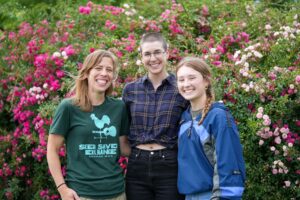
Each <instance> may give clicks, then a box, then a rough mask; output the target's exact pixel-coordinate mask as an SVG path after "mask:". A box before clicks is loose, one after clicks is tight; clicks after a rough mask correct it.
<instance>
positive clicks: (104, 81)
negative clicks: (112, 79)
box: [96, 80, 107, 84]
mask: <svg viewBox="0 0 300 200" xmlns="http://www.w3.org/2000/svg"><path fill="white" fill-rule="evenodd" d="M96 81H97V83H99V84H106V83H107V81H106V80H96Z"/></svg>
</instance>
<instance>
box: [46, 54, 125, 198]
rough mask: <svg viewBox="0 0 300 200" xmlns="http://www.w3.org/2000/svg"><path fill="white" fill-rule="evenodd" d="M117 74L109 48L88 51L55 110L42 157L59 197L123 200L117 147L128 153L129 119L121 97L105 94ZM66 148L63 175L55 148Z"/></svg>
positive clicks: (114, 61)
mask: <svg viewBox="0 0 300 200" xmlns="http://www.w3.org/2000/svg"><path fill="white" fill-rule="evenodd" d="M116 76H117V58H116V57H115V55H114V54H113V53H111V52H109V51H104V50H97V51H94V52H93V53H91V54H89V55H88V56H87V57H86V59H85V61H84V63H83V66H82V68H81V69H80V70H79V73H78V76H77V78H76V80H75V85H74V88H73V90H72V92H74V96H73V97H71V98H68V99H64V100H63V101H62V102H61V103H60V104H59V106H58V108H57V109H56V112H55V115H54V118H53V122H52V124H51V127H50V134H49V138H48V146H47V160H48V165H49V169H50V172H51V175H52V177H53V179H54V182H55V184H56V187H57V190H58V192H59V193H60V195H61V198H62V199H63V200H69V199H72V200H73V199H76V200H77V199H93V200H94V199H114V200H116V199H118V200H125V194H124V178H123V174H122V169H121V167H120V166H119V164H118V159H119V156H120V152H121V154H123V155H129V154H130V147H129V145H128V141H127V133H128V132H129V128H128V127H129V125H128V124H129V123H128V121H129V120H128V115H127V111H126V107H125V105H124V103H123V101H121V100H119V99H115V98H112V97H108V96H107V95H109V94H110V93H111V92H112V89H113V84H112V82H113V80H115V79H116ZM64 144H65V148H66V152H67V165H66V176H65V177H64V176H63V173H62V170H61V162H60V158H59V152H60V150H61V148H62V147H63V146H64Z"/></svg>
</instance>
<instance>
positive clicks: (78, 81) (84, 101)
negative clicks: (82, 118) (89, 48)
mask: <svg viewBox="0 0 300 200" xmlns="http://www.w3.org/2000/svg"><path fill="white" fill-rule="evenodd" d="M104 57H107V58H110V59H111V60H112V63H113V70H114V78H116V77H117V72H118V60H117V57H116V56H115V55H114V54H113V53H112V52H110V51H105V50H96V51H94V52H93V53H91V54H89V55H88V56H87V57H86V58H85V60H84V62H83V65H82V67H81V69H80V70H79V72H78V75H77V77H75V84H74V87H73V88H72V90H71V92H75V94H74V96H73V97H72V100H73V103H74V105H77V106H79V107H80V109H81V110H83V111H91V110H92V107H93V106H92V103H91V101H90V98H89V96H88V75H89V73H90V71H91V69H93V68H94V67H95V66H96V65H98V64H99V63H100V62H101V61H102V59H103V58H104ZM112 91H113V84H111V85H110V86H109V88H108V89H107V90H106V91H105V96H106V95H110V94H111V93H112Z"/></svg>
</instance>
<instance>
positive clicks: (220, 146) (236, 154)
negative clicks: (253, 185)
mask: <svg viewBox="0 0 300 200" xmlns="http://www.w3.org/2000/svg"><path fill="white" fill-rule="evenodd" d="M213 127H214V128H213V129H214V131H213V132H214V139H215V157H214V160H215V166H214V177H213V196H212V199H214V198H217V199H218V198H219V199H231V200H239V199H241V198H242V194H243V191H244V181H245V163H244V160H243V150H242V145H241V143H240V139H239V135H238V130H237V127H236V124H235V123H234V120H233V118H232V116H231V115H230V113H229V112H228V111H225V112H219V113H218V114H217V116H216V117H215V119H214V123H213Z"/></svg>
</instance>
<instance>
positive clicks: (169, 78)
mask: <svg viewBox="0 0 300 200" xmlns="http://www.w3.org/2000/svg"><path fill="white" fill-rule="evenodd" d="M141 80H142V83H143V84H145V83H146V81H149V82H151V81H150V79H149V77H148V75H145V76H143V77H142V79H141ZM165 82H168V83H169V84H171V85H173V86H174V87H177V85H176V78H175V75H174V74H173V73H171V72H169V76H167V78H165V79H164V80H163V81H162V84H164V83H165Z"/></svg>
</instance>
